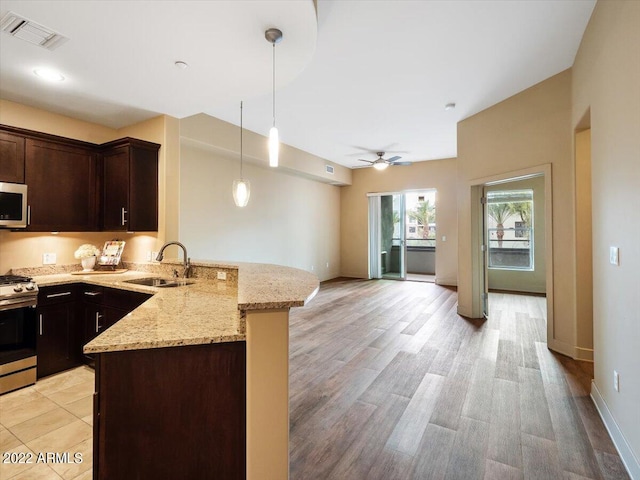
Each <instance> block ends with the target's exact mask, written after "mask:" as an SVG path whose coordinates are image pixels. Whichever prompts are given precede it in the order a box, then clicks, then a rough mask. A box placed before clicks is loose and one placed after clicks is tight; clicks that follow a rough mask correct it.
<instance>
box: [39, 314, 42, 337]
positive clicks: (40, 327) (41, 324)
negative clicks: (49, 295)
mask: <svg viewBox="0 0 640 480" xmlns="http://www.w3.org/2000/svg"><path fill="white" fill-rule="evenodd" d="M39 317H40V336H42V314H40V315H39Z"/></svg>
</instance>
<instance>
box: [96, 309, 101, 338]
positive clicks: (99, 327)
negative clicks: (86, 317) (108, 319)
mask: <svg viewBox="0 0 640 480" xmlns="http://www.w3.org/2000/svg"><path fill="white" fill-rule="evenodd" d="M101 318H102V315H100V312H96V333H98V330H100V329H101V328H102V327H101V326H100V319H101Z"/></svg>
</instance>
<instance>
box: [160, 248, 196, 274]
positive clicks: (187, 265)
mask: <svg viewBox="0 0 640 480" xmlns="http://www.w3.org/2000/svg"><path fill="white" fill-rule="evenodd" d="M169 245H177V246H179V247H180V248H182V254H183V257H184V258H183V263H182V266H183V267H184V270H183V272H182V277H183V278H189V272H190V271H191V259H190V258H189V257H188V256H187V247H185V246H184V245H183V244H181V243H180V242H167V243H165V244H164V245H163V246H162V248H161V249H160V251H159V252H158V256H157V257H156V262H161V261H162V259H163V258H164V250H165V248H167V247H168V246H169ZM174 272H175V270H174Z"/></svg>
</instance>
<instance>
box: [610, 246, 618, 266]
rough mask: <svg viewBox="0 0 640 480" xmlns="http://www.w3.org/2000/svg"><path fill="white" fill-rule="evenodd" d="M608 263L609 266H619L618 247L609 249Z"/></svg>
mask: <svg viewBox="0 0 640 480" xmlns="http://www.w3.org/2000/svg"><path fill="white" fill-rule="evenodd" d="M609 263H610V264H611V265H620V251H619V249H618V247H609Z"/></svg>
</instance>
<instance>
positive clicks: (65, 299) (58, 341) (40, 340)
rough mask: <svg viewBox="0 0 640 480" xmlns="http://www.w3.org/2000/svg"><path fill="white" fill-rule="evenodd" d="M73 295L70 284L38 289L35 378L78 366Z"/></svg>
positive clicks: (73, 288) (77, 331) (74, 300)
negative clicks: (36, 365)
mask: <svg viewBox="0 0 640 480" xmlns="http://www.w3.org/2000/svg"><path fill="white" fill-rule="evenodd" d="M76 291H77V288H76V285H75V284H71V285H57V286H53V287H42V288H40V291H39V292H38V308H37V310H36V311H37V315H38V319H37V320H38V325H37V328H38V330H37V336H36V354H37V355H38V367H37V372H38V373H37V375H38V378H42V377H46V376H47V375H52V374H54V373H58V372H61V371H63V370H68V369H69V368H73V367H75V366H77V365H79V362H80V359H79V355H78V347H77V346H78V344H79V342H80V340H79V339H80V332H79V326H78V321H77V318H78V317H77V315H76Z"/></svg>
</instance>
